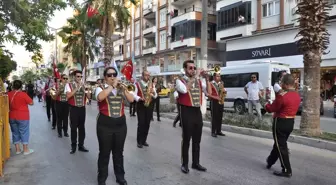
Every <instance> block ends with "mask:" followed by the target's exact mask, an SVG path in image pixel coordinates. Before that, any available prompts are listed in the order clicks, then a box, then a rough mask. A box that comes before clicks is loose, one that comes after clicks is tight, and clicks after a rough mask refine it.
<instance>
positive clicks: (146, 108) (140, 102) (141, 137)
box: [134, 71, 157, 148]
mask: <svg viewBox="0 0 336 185" xmlns="http://www.w3.org/2000/svg"><path fill="white" fill-rule="evenodd" d="M149 77H150V74H149V72H148V71H143V72H142V79H141V80H140V81H139V82H136V83H135V90H134V99H135V101H136V102H137V105H136V107H137V108H136V109H137V110H136V111H137V117H138V131H137V142H138V148H143V146H147V147H148V146H149V145H148V143H147V136H148V131H149V126H150V121H151V119H152V115H153V108H152V106H154V104H153V103H152V101H153V99H155V98H156V97H157V93H156V91H155V88H153V86H151V87H150V88H148V86H149V85H151V83H149V82H150V79H149ZM148 89H150V92H147V91H148ZM147 95H149V96H151V99H150V102H149V105H146V98H147Z"/></svg>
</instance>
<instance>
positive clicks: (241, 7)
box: [217, 1, 252, 30]
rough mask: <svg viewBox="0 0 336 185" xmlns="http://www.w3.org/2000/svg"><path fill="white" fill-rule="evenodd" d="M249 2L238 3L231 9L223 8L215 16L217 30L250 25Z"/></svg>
mask: <svg viewBox="0 0 336 185" xmlns="http://www.w3.org/2000/svg"><path fill="white" fill-rule="evenodd" d="M251 20H252V18H251V2H250V1H249V2H245V3H239V4H237V5H236V6H233V7H231V8H229V9H228V8H226V7H223V8H222V9H221V10H219V11H218V14H217V30H223V29H227V28H231V27H235V26H240V25H245V24H251Z"/></svg>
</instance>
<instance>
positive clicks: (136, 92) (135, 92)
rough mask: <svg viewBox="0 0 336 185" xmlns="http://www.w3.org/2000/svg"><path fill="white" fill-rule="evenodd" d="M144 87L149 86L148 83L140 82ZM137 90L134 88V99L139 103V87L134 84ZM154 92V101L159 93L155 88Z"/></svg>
mask: <svg viewBox="0 0 336 185" xmlns="http://www.w3.org/2000/svg"><path fill="white" fill-rule="evenodd" d="M139 83H141V84H142V85H143V86H146V87H147V85H148V82H145V81H143V80H140V82H139ZM134 86H135V88H134V93H133V96H134V99H135V101H137V102H138V101H139V99H140V98H141V97H140V96H138V87H137V86H136V85H135V84H134ZM153 91H154V96H152V97H153V98H154V99H155V98H156V97H157V93H156V90H155V88H153Z"/></svg>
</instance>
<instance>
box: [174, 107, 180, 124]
mask: <svg viewBox="0 0 336 185" xmlns="http://www.w3.org/2000/svg"><path fill="white" fill-rule="evenodd" d="M176 108H177V115H176V117H175V119H174V123H173V125H174V127H175V126H176V123H177V122H179V121H180V111H181V109H180V105H179V104H178V103H176ZM180 126H181V121H180Z"/></svg>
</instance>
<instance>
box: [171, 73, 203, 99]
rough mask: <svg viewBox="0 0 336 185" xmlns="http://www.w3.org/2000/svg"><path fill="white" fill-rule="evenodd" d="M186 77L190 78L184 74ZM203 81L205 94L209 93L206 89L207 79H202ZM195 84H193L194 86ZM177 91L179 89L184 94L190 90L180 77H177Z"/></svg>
mask: <svg viewBox="0 0 336 185" xmlns="http://www.w3.org/2000/svg"><path fill="white" fill-rule="evenodd" d="M183 78H184V79H186V80H187V79H188V77H187V76H183ZM201 82H202V91H203V93H204V94H205V95H207V94H208V92H207V89H206V86H207V85H206V82H205V79H201ZM194 85H195V84H193V87H194ZM175 89H176V91H178V92H179V93H182V94H186V93H187V92H188V90H187V87H186V85H185V84H184V83H183V82H182V81H181V80H180V79H176V86H175Z"/></svg>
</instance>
